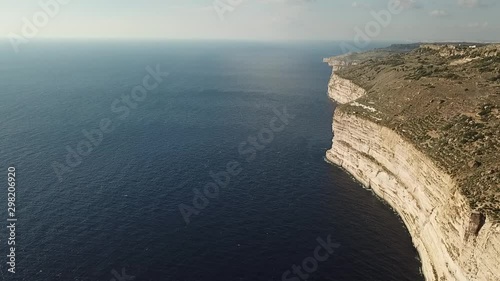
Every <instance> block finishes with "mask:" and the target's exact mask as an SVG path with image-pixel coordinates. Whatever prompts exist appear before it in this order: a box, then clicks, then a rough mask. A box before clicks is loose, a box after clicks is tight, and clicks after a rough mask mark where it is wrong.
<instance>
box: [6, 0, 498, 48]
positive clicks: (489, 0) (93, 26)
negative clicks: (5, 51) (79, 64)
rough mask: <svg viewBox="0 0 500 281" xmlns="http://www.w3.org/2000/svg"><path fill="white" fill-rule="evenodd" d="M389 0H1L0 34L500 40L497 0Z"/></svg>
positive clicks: (56, 36) (23, 35)
mask: <svg viewBox="0 0 500 281" xmlns="http://www.w3.org/2000/svg"><path fill="white" fill-rule="evenodd" d="M394 1H398V0H355V1H353V0H23V1H20V0H0V37H5V38H10V39H12V38H16V40H22V39H23V38H24V39H26V40H28V39H31V38H35V37H36V38H130V39H144V38H148V39H151V38H152V39H229V40H266V41H267V40H363V39H367V38H370V40H379V41H384V40H390V41H413V42H416V41H495V42H498V41H500V16H498V15H500V1H499V0H400V1H402V5H403V10H398V12H397V13H396V12H394V9H393V10H391V9H389V8H388V5H389V4H394V3H392V2H394ZM377 15H379V16H377ZM380 15H382V16H380ZM384 16H385V17H384ZM360 38H361V39H360Z"/></svg>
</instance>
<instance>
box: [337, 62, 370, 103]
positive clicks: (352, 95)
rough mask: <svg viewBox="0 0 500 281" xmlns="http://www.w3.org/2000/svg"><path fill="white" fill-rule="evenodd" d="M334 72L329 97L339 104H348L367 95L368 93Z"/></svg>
mask: <svg viewBox="0 0 500 281" xmlns="http://www.w3.org/2000/svg"><path fill="white" fill-rule="evenodd" d="M334 72H335V68H334V71H333V72H332V76H331V78H330V82H329V83H328V96H329V97H330V98H331V99H333V100H335V101H337V102H338V103H348V102H350V101H353V100H356V99H358V98H360V97H362V96H364V95H365V94H366V91H365V90H364V89H363V88H361V87H359V86H358V85H356V84H354V83H353V82H352V81H350V80H347V79H344V78H342V77H340V76H338V75H336V74H335V73H334Z"/></svg>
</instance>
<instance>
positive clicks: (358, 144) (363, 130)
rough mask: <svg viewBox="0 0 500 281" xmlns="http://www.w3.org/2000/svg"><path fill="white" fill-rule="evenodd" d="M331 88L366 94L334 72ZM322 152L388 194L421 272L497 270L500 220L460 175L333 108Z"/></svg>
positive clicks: (446, 274)
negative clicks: (467, 192) (329, 139)
mask: <svg viewBox="0 0 500 281" xmlns="http://www.w3.org/2000/svg"><path fill="white" fill-rule="evenodd" d="M328 88H329V96H330V97H331V98H332V99H334V100H336V101H337V102H339V103H351V102H353V101H354V100H356V99H358V98H359V97H361V96H363V95H364V94H366V91H365V90H363V89H362V88H361V87H359V86H357V85H356V84H354V83H353V82H351V81H349V80H347V79H343V78H340V77H338V76H337V75H335V74H332V77H331V81H330V83H329V87H328ZM333 128H334V138H333V146H332V149H331V150H329V151H328V152H327V159H328V160H329V161H331V162H332V163H334V164H337V165H339V166H341V167H342V168H344V169H345V170H346V171H347V172H349V173H350V174H352V175H353V176H354V177H355V178H356V179H357V180H359V181H360V182H361V183H362V184H363V185H365V186H366V187H369V188H371V189H372V190H373V191H374V192H375V193H376V194H377V195H378V196H380V197H381V198H382V199H384V200H385V201H387V202H388V203H389V204H390V205H391V206H392V207H393V208H394V209H395V210H396V211H397V212H398V213H399V214H400V216H401V218H402V219H403V221H404V223H405V224H406V226H407V228H408V230H409V232H410V234H411V236H412V239H413V242H414V245H415V247H416V248H417V250H418V252H419V254H420V257H421V260H422V270H423V273H424V275H425V278H426V280H432V281H443V280H459V281H462V280H463V281H465V280H487V281H494V280H495V281H496V280H499V277H500V268H499V266H498V265H499V264H500V226H499V225H498V224H497V223H495V222H493V221H491V220H490V219H489V218H488V217H485V216H484V215H483V214H481V213H477V212H475V211H474V210H472V209H471V207H470V206H469V204H468V202H467V200H466V198H465V197H464V196H463V195H462V194H461V192H460V188H459V186H458V183H457V181H455V180H454V179H453V178H452V177H451V176H450V175H449V174H447V173H446V172H445V171H444V170H442V169H441V168H439V167H438V165H436V164H435V163H434V162H433V161H432V160H431V158H430V157H428V156H427V155H425V154H424V153H422V152H421V151H420V150H418V149H417V148H416V147H415V146H414V145H413V144H412V143H411V142H410V141H408V140H406V139H405V138H403V137H402V136H400V135H399V134H398V133H397V132H396V131H394V130H392V129H389V128H388V127H385V126H383V125H381V124H378V123H377V122H374V121H372V120H369V119H367V118H364V117H362V116H360V115H356V114H354V113H352V112H343V111H342V110H336V112H335V115H334V120H333Z"/></svg>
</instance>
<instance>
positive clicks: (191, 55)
mask: <svg viewBox="0 0 500 281" xmlns="http://www.w3.org/2000/svg"><path fill="white" fill-rule="evenodd" d="M4 43H5V42H4ZM387 44H388V43H384V42H379V43H376V44H372V45H371V46H368V47H367V48H374V47H382V46H385V45H387ZM343 52H345V49H344V48H343V47H342V44H341V42H326V41H310V42H299V41H293V42H260V41H215V40H214V41H210V40H204V41H201V40H170V41H169V40H142V41H134V40H83V39H79V40H77V39H75V40H56V39H53V40H35V39H33V40H32V41H30V42H28V43H25V44H23V45H21V46H20V50H19V52H18V53H16V52H14V50H13V49H12V47H11V46H10V45H8V44H6V43H5V44H4V45H1V47H0V133H1V137H0V171H1V172H0V221H1V228H0V229H1V230H0V280H27V281H44V280H75V281H76V280H82V281H83V280H99V281H124V280H136V281H139V280H145V281H153V280H155V281H160V280H166V281H167V280H168V281H238V280H252V281H271V280H284V281H300V280H310V281H314V280H318V281H319V280H332V281H333V280H335V281H358V280H359V281H404V280H409V281H410V280H411V281H420V280H424V278H423V276H422V275H421V269H420V267H421V262H420V260H419V256H418V253H417V251H416V250H415V248H414V246H413V244H412V240H411V237H410V235H409V233H408V231H407V229H406V228H405V225H404V224H403V222H402V220H401V219H400V218H399V217H398V215H397V214H396V213H395V212H394V211H393V210H392V209H391V208H390V206H388V205H387V204H385V203H384V202H383V201H381V200H380V199H379V198H377V197H376V196H375V195H374V194H373V193H372V192H371V191H370V190H366V189H364V188H363V187H362V186H361V185H360V184H359V183H358V182H356V181H355V180H354V179H352V178H351V177H350V176H349V175H348V174H347V173H346V172H344V171H343V170H341V169H340V168H338V167H335V166H333V165H331V164H328V163H327V162H325V160H324V155H325V152H326V151H327V150H328V149H329V148H330V147H331V143H332V136H333V133H332V116H333V111H334V109H335V104H334V103H333V102H332V101H330V100H329V98H328V96H327V86H328V81H329V78H330V74H331V68H330V67H329V66H328V65H327V64H325V63H323V62H322V59H323V58H324V57H329V56H334V55H339V54H342V53H343ZM14 170H15V172H14V173H15V175H12V174H11V175H9V171H14ZM9 178H14V181H15V183H16V184H15V188H14V189H15V190H14V189H10V190H9V184H8V183H9ZM9 192H10V193H14V196H15V201H13V199H9V198H13V195H12V194H9ZM9 200H10V202H12V203H13V204H10V206H9ZM9 208H11V209H9ZM13 209H15V210H13ZM13 218H14V219H15V221H14V220H13ZM8 219H10V220H8ZM12 224H14V225H15V227H12ZM13 235H14V236H13ZM12 237H13V238H14V239H9V238H12ZM12 241H14V242H15V245H11V244H9V243H12ZM11 248H15V249H14V251H12V249H11ZM12 253H14V264H12V258H13V256H12ZM13 266H14V268H15V273H12V272H11V271H9V268H12V267H13Z"/></svg>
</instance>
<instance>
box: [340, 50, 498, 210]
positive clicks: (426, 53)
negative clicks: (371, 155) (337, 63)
mask: <svg viewBox="0 0 500 281" xmlns="http://www.w3.org/2000/svg"><path fill="white" fill-rule="evenodd" d="M342 59H347V60H351V61H350V63H349V64H346V65H348V66H346V67H343V68H342V69H340V70H338V71H337V72H336V74H337V75H339V76H341V77H343V78H346V79H349V80H351V81H353V82H354V83H355V84H357V85H359V86H361V87H363V88H364V89H365V90H366V91H367V95H366V96H364V97H361V98H360V99H358V100H356V102H353V103H350V104H345V105H341V106H339V107H338V110H342V111H346V112H349V113H352V114H357V115H359V116H361V117H364V118H368V119H370V120H372V121H374V122H377V123H380V124H382V125H384V126H387V127H389V128H392V129H394V130H395V131H396V132H398V133H399V134H400V135H401V136H403V137H404V138H406V139H408V140H410V141H411V142H412V143H413V144H414V145H415V146H416V147H417V148H419V149H420V150H421V151H423V152H424V153H426V154H427V155H429V156H430V157H432V158H433V159H434V160H435V162H436V163H438V165H439V166H440V167H442V168H443V169H444V170H445V171H447V172H448V173H449V174H450V175H452V176H453V177H454V178H455V179H456V180H457V182H458V184H459V186H460V188H461V192H462V194H464V195H465V196H466V198H467V199H468V200H469V203H470V206H471V207H472V208H473V209H474V210H478V211H480V212H483V213H485V214H487V215H488V216H489V217H490V218H493V219H496V220H500V45H481V46H479V45H471V44H456V45H424V46H421V47H420V48H416V49H414V50H412V51H409V52H398V51H387V50H377V51H372V52H367V53H363V54H355V55H353V56H344V57H343V58H342Z"/></svg>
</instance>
